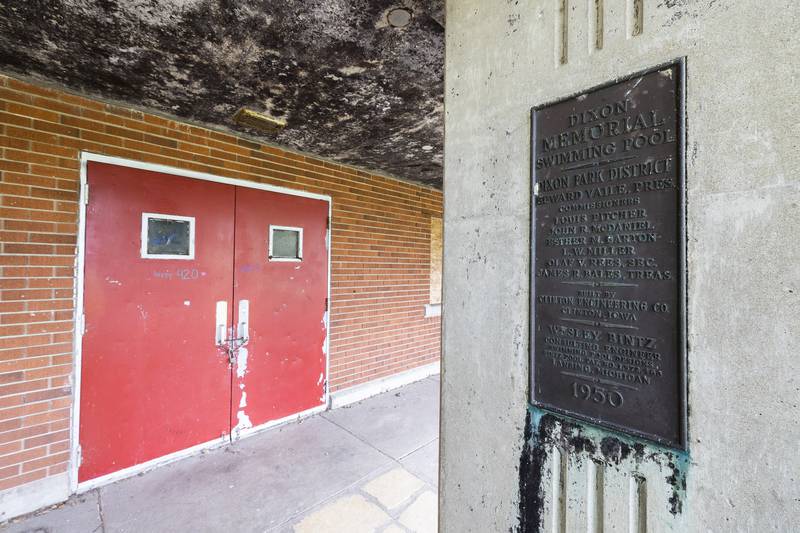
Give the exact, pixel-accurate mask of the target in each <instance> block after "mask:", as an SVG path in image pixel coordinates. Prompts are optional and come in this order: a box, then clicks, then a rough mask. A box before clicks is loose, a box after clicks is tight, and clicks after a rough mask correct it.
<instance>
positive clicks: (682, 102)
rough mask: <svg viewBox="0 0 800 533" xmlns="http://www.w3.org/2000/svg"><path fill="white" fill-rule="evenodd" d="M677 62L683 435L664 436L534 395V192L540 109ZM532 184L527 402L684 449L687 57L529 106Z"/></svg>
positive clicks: (686, 429)
mask: <svg viewBox="0 0 800 533" xmlns="http://www.w3.org/2000/svg"><path fill="white" fill-rule="evenodd" d="M670 67H675V68H676V71H677V73H678V80H677V83H676V85H675V86H676V100H677V102H676V103H677V105H676V110H677V126H678V129H679V131H678V132H677V139H676V140H677V145H678V155H679V157H680V161H679V162H678V165H677V168H676V178H677V182H678V186H679V191H678V202H679V209H678V213H677V219H678V220H677V222H678V240H677V243H676V244H677V249H678V302H679V303H680V306H679V309H678V316H677V318H676V324H677V328H678V331H677V335H678V343H677V348H678V353H677V356H678V366H677V369H676V370H677V372H678V374H679V375H678V380H677V381H678V386H679V394H678V395H677V400H678V402H679V406H678V408H679V417H678V418H679V420H678V422H679V427H678V431H679V438H678V439H677V440H675V441H672V440H669V439H664V438H662V437H660V436H658V435H654V434H650V433H647V432H644V431H640V430H638V429H636V428H632V427H627V426H625V425H622V424H618V423H614V422H610V421H607V420H600V419H598V418H594V417H591V416H587V415H584V414H582V413H580V412H576V411H573V410H570V409H566V408H562V407H559V406H556V405H552V404H550V403H547V402H543V401H539V400H537V399H536V397H535V384H536V366H535V364H534V358H535V344H536V343H535V338H536V323H535V313H536V276H535V270H536V229H535V228H536V201H535V196H534V185H535V183H536V154H537V150H536V136H535V134H536V112H537V111H539V110H541V109H543V108H546V107H549V106H552V105H555V104H559V103H562V102H566V101H569V100H572V99H573V98H577V97H579V96H581V95H585V94H588V93H591V92H594V91H598V90H602V89H606V88H609V87H612V86H614V85H617V84H619V83H624V82H626V81H630V80H632V79H634V78H638V77H642V76H645V75H647V74H651V73H653V72H656V71H659V70H663V69H665V68H670ZM529 149H530V153H529V156H530V181H529V185H530V189H529V193H528V197H529V199H530V224H529V226H528V230H529V272H528V274H529V284H528V286H529V289H530V298H529V300H528V305H529V308H528V335H529V337H528V365H529V367H528V370H529V371H528V378H529V379H528V402H529V404H530V405H531V406H533V407H536V408H538V409H542V410H544V411H550V412H552V413H555V414H558V415H562V416H566V417H568V418H572V419H575V420H579V421H582V422H588V423H590V424H592V425H595V426H599V427H601V428H607V429H610V430H612V431H615V432H620V433H624V434H628V435H632V436H634V437H636V438H640V439H644V440H647V441H651V442H654V443H657V444H660V445H663V446H667V447H670V448H676V449H680V450H688V443H689V439H688V434H689V427H688V405H689V392H688V331H687V330H688V326H687V324H688V322H687V309H688V289H687V270H688V266H687V232H686V207H687V203H686V200H687V195H686V57H685V56H683V57H678V58H675V59H671V60H669V61H665V62H663V63H658V64H656V65H653V66H650V67H647V68H644V69H641V70H637V71H635V72H633V73H630V74H626V75H624V76H619V77H617V78H614V79H612V80H610V81H606V82H603V83H601V84H598V85H593V86H590V87H588V88H586V89H582V90H578V91H574V92H572V93H570V94H568V95H567V96H560V97H558V98H553V99H550V100H546V101H545V102H543V103H540V104H537V105H535V106H533V107H531V110H530V145H529Z"/></svg>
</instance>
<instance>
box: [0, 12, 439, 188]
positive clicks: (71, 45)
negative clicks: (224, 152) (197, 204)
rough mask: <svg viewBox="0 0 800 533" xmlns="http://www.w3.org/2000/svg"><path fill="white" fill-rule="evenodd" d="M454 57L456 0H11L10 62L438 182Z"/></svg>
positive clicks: (5, 23)
mask: <svg viewBox="0 0 800 533" xmlns="http://www.w3.org/2000/svg"><path fill="white" fill-rule="evenodd" d="M398 7H401V8H404V9H406V10H407V11H409V12H410V13H411V14H412V17H411V19H410V21H408V24H407V25H406V26H404V27H396V26H393V25H392V23H394V24H398V22H399V23H400V24H402V23H403V22H406V21H405V20H404V19H405V18H407V16H406V13H404V12H394V13H393V14H392V15H391V16H390V13H392V10H393V9H396V8H398ZM443 56H444V0H428V1H426V0H9V1H4V2H0V69H2V70H5V71H7V72H10V73H20V74H24V75H27V76H34V77H43V78H46V79H48V80H51V81H55V82H57V83H60V84H62V85H65V86H67V87H69V88H71V89H74V90H79V91H82V92H85V93H88V94H90V95H96V96H101V97H105V98H111V99H115V100H122V101H125V102H127V103H130V104H132V105H136V106H139V107H145V108H150V109H154V110H158V111H161V112H164V113H168V114H170V115H174V116H177V117H180V118H183V119H188V120H191V121H195V122H201V123H205V124H212V125H216V126H222V127H225V128H228V129H231V130H236V131H241V132H245V133H248V134H250V135H253V136H255V137H258V138H260V139H263V140H265V141H268V142H272V143H276V144H279V145H282V146H288V147H291V148H295V149H298V150H302V151H305V152H311V153H314V154H317V155H320V156H323V157H327V158H330V159H333V160H336V161H341V162H344V163H350V164H355V165H358V166H361V167H364V168H368V169H371V170H375V171H380V172H384V173H387V174H391V175H395V176H398V177H402V178H406V179H410V180H415V181H419V182H423V183H427V184H430V185H434V186H437V187H441V183H442V151H443V137H444V134H443V96H444V92H443V91H444V83H443V77H444V76H443V72H444V68H443ZM241 107H248V108H251V109H253V110H256V111H260V112H264V113H267V114H269V115H271V116H273V117H276V118H279V119H285V120H286V122H287V126H286V128H285V129H284V130H282V131H280V132H277V133H265V132H263V131H255V130H248V129H246V128H241V127H239V126H237V125H236V124H235V123H234V122H233V115H234V114H235V112H236V111H237V110H238V109H239V108H241Z"/></svg>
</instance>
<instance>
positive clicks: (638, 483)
mask: <svg viewBox="0 0 800 533" xmlns="http://www.w3.org/2000/svg"><path fill="white" fill-rule="evenodd" d="M628 517H629V518H628V533H646V532H647V485H646V483H645V480H644V478H642V477H641V476H639V475H638V474H631V476H630V478H629V481H628Z"/></svg>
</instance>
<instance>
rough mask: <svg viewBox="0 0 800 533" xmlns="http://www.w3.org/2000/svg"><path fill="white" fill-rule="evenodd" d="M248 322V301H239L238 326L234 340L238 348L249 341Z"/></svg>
mask: <svg viewBox="0 0 800 533" xmlns="http://www.w3.org/2000/svg"><path fill="white" fill-rule="evenodd" d="M249 322H250V301H249V300H239V324H238V325H237V326H236V336H237V337H238V338H237V339H236V340H237V341H239V343H240V344H239V347H241V346H244V345H245V344H247V341H248V340H250V333H249V329H248V324H249Z"/></svg>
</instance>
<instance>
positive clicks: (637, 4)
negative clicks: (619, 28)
mask: <svg viewBox="0 0 800 533" xmlns="http://www.w3.org/2000/svg"><path fill="white" fill-rule="evenodd" d="M627 19H628V24H627V26H628V38H631V37H636V36H638V35H641V34H642V31H644V2H643V1H642V0H628V6H627Z"/></svg>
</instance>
